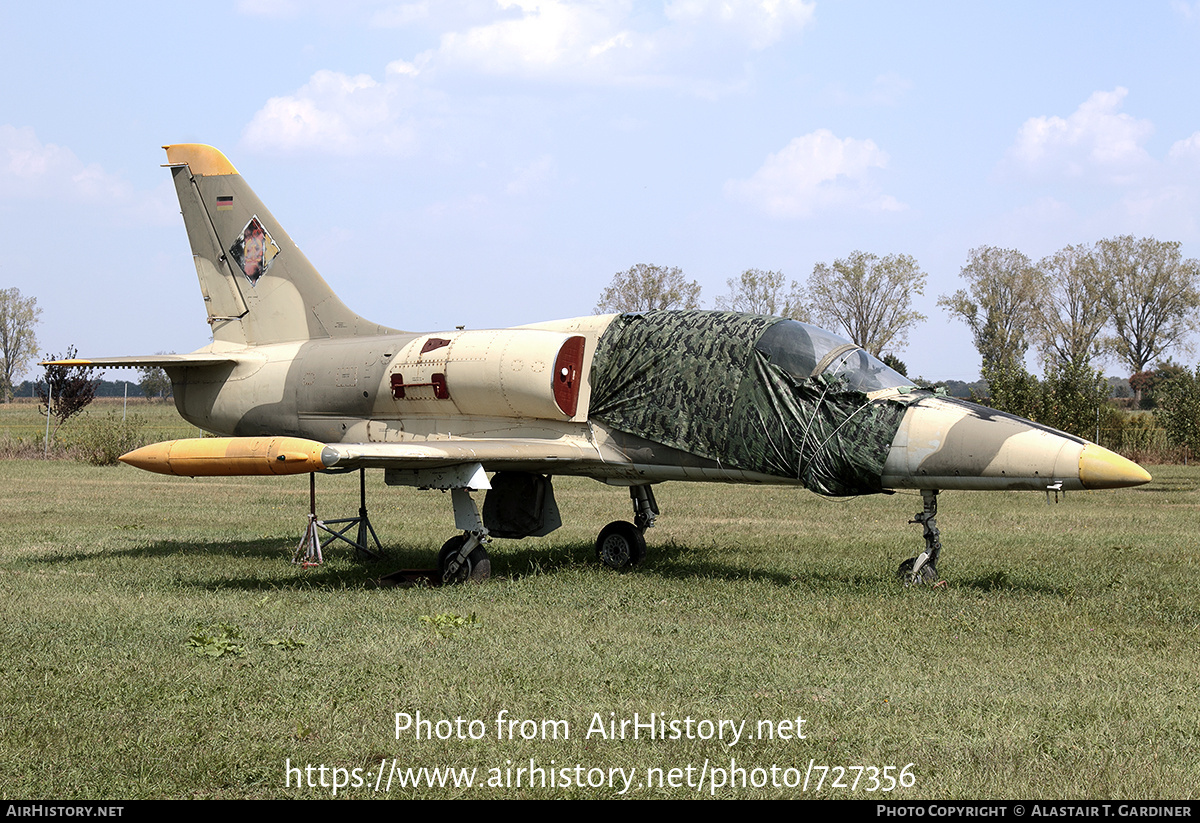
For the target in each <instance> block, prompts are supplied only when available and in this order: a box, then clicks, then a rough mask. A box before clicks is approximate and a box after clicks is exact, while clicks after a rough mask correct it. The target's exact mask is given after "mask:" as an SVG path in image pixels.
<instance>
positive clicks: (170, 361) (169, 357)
mask: <svg viewBox="0 0 1200 823" xmlns="http://www.w3.org/2000/svg"><path fill="white" fill-rule="evenodd" d="M236 362H238V361H237V359H236V358H233V357H230V356H229V355H225V354H156V355H153V356H134V357H88V358H83V357H76V358H72V359H70V360H43V361H42V362H41V363H39V364H38V365H41V366H89V367H97V368H108V369H136V368H138V367H140V366H158V367H159V368H171V367H176V368H178V367H180V366H219V365H221V364H222V363H236Z"/></svg>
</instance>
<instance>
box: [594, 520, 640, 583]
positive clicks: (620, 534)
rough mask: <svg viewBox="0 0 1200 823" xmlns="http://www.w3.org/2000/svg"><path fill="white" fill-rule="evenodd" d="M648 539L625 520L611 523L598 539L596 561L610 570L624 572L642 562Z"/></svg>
mask: <svg viewBox="0 0 1200 823" xmlns="http://www.w3.org/2000/svg"><path fill="white" fill-rule="evenodd" d="M645 556H646V538H645V537H643V536H642V533H641V531H639V530H638V527H637V526H635V525H633V524H632V523H626V522H625V521H624V520H618V521H616V522H614V523H609V524H608V525H607V526H605V527H604V529H603V531H601V532H600V536H599V537H597V538H596V559H597V560H599V561H600V562H601V563H603V564H604V565H605V566H608V567H609V568H610V569H616V570H617V571H624V570H625V569H628V568H631V567H633V566H636V565H638V564H639V563H641V562H642V560H643V558H645Z"/></svg>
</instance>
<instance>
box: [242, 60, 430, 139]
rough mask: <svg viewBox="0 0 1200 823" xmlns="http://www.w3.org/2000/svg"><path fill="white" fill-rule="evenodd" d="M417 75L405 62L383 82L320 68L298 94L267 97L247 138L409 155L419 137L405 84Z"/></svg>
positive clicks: (391, 68) (396, 65)
mask: <svg viewBox="0 0 1200 823" xmlns="http://www.w3.org/2000/svg"><path fill="white" fill-rule="evenodd" d="M418 73H419V70H418V68H417V67H416V66H415V65H414V64H412V63H406V62H404V61H400V60H398V61H395V62H393V63H391V64H389V65H388V67H387V70H386V72H385V75H384V82H382V83H380V82H378V81H376V80H375V79H374V78H372V77H371V76H369V75H366V74H358V75H354V76H350V75H347V74H342V73H340V72H334V71H327V70H322V71H318V72H317V73H316V74H314V75H313V76H312V77H311V78H309V81H308V83H306V84H305V85H304V86H302V87H300V88H299V89H298V90H297V91H296V93H295V94H291V95H286V96H283V97H272V98H271V99H270V100H268V101H267V103H266V105H265V106H263V107H262V108H261V109H259V111H258V112H257V113H255V115H254V118H253V119H252V120H251V121H250V124H249V125H248V126H247V127H246V131H245V134H244V135H243V138H244V140H245V143H246V144H247V145H248V146H250V147H251V148H256V149H271V148H276V149H283V150H285V151H306V150H313V149H316V150H320V151H327V152H329V153H331V154H340V155H353V154H358V153H360V152H363V151H373V152H378V153H382V154H407V153H409V152H411V151H412V150H413V148H414V146H415V143H416V136H415V132H414V129H413V127H412V125H411V123H409V122H408V120H407V118H406V113H405V111H404V110H403V106H402V102H401V101H402V100H403V99H404V97H405V95H404V94H403V91H404V89H403V86H404V84H405V83H406V82H407V81H408V80H409V79H410V78H412V77H414V76H415V75H416V74H418Z"/></svg>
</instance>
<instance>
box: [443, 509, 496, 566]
mask: <svg viewBox="0 0 1200 823" xmlns="http://www.w3.org/2000/svg"><path fill="white" fill-rule="evenodd" d="M450 497H451V499H452V500H453V502H454V523H455V525H456V526H458V527H459V528H460V529H462V530H463V533H462V534H459V535H455V536H454V537H451V538H450V539H449V540H447V541H446V542H445V544H444V545H443V546H442V550H441V551H440V552H438V572H439V573H440V574H441V576H442V583H444V584H449V583H466V582H468V581H470V582H472V583H482V582H483V581H485V580H487V579H488V578H489V577H491V576H492V561H491V559H489V558H488V553H487V544H488V543H490V542H491V541H492V539H491V538H490V537H488V530H487V527H486V526H484V525H483V518H482V517H480V516H479V507H478V506H476V505H475V501H474V500H472V499H471V491H470V489H465V488H455V489H451V490H450Z"/></svg>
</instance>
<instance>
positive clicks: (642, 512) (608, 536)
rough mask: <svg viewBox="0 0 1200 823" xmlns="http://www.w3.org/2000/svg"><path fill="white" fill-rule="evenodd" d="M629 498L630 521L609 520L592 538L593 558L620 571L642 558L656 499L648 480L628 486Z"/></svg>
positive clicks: (655, 513)
mask: <svg viewBox="0 0 1200 823" xmlns="http://www.w3.org/2000/svg"><path fill="white" fill-rule="evenodd" d="M629 499H630V500H631V501H633V522H632V523H629V522H627V521H625V520H617V521H614V522H612V523H609V524H608V525H607V526H605V527H604V529H603V530H602V531H601V532H600V536H599V537H597V538H596V559H597V560H599V561H600V562H601V563H603V564H604V565H606V566H608V567H609V568H611V569H616V570H617V571H624V570H625V569H628V568H630V567H632V566H636V565H637V564H639V563H641V562H642V559H643V558H645V556H646V538H645V533H646V529H650V528H653V527H654V520H655V518H657V517H658V502H657V501H655V499H654V490H653V489H651V488H650V485H649V484H644V485H641V486H630V487H629Z"/></svg>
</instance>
